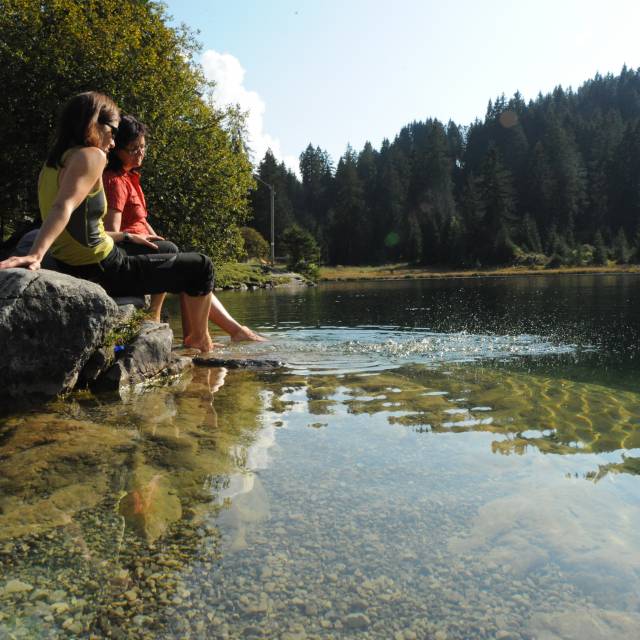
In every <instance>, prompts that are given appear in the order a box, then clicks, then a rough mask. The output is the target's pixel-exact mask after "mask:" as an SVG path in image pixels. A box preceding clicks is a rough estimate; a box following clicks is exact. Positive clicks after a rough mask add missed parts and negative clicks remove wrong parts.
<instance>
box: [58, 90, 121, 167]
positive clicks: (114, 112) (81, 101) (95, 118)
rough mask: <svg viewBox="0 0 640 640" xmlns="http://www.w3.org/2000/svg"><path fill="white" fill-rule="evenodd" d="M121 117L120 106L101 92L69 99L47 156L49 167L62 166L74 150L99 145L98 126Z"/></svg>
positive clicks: (61, 113)
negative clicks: (68, 154)
mask: <svg viewBox="0 0 640 640" xmlns="http://www.w3.org/2000/svg"><path fill="white" fill-rule="evenodd" d="M119 118H120V110H119V109H118V106H117V105H116V103H115V102H114V101H113V100H112V99H111V98H109V97H108V96H105V95H104V94H103V93H98V92H97V91H86V92H85V93H79V94H78V95H77V96H73V97H72V98H69V100H67V102H66V103H65V104H64V106H63V107H62V110H61V112H60V117H59V119H58V129H57V131H56V138H55V142H54V143H53V147H52V148H51V150H50V151H49V155H48V157H47V166H49V167H59V166H61V165H62V154H63V153H64V152H65V151H66V150H67V149H70V148H71V147H88V146H95V145H97V144H98V142H99V140H100V134H99V132H98V128H97V124H98V123H99V122H100V123H103V124H105V123H107V122H113V121H114V120H118V119H119Z"/></svg>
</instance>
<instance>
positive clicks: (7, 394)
mask: <svg viewBox="0 0 640 640" xmlns="http://www.w3.org/2000/svg"><path fill="white" fill-rule="evenodd" d="M117 318H118V305H117V304H116V303H115V302H114V301H113V300H112V299H111V298H110V297H109V296H108V295H107V294H106V292H105V291H104V289H103V288H102V287H100V286H99V285H97V284H94V283H92V282H88V281H87V280H80V279H78V278H73V277H71V276H68V275H65V274H62V273H57V272H55V271H47V270H45V269H41V270H39V271H29V270H26V269H6V270H3V271H0V357H1V358H2V366H1V367H0V406H2V405H4V406H5V407H6V406H8V405H9V403H12V402H15V401H16V400H25V399H34V398H50V397H53V396H56V395H58V394H59V393H63V392H65V391H68V390H70V389H72V388H73V386H74V385H75V383H76V381H77V379H78V375H79V373H80V371H81V370H82V368H83V367H84V365H85V363H86V362H87V361H88V359H89V358H90V356H91V354H93V352H94V351H95V350H96V349H97V348H98V347H100V346H101V345H102V344H103V343H104V340H105V337H106V335H107V333H108V332H109V331H110V329H111V328H112V327H113V326H114V324H115V322H116V321H117Z"/></svg>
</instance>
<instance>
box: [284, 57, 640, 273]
mask: <svg viewBox="0 0 640 640" xmlns="http://www.w3.org/2000/svg"><path fill="white" fill-rule="evenodd" d="M300 172H301V176H302V181H301V183H298V185H299V186H298V185H296V184H295V183H291V184H290V187H289V189H290V191H289V194H293V193H295V192H296V189H298V188H299V187H301V189H302V194H303V197H302V199H301V201H300V200H296V199H295V198H294V197H291V195H290V196H289V201H290V202H291V203H292V204H293V211H291V210H288V212H287V220H290V219H291V216H293V217H294V218H295V219H296V220H297V221H298V223H299V224H301V225H303V226H304V227H306V228H307V229H309V230H310V231H311V232H312V233H313V234H314V236H315V237H316V239H317V240H318V242H319V243H320V245H321V247H322V254H323V257H324V258H325V260H327V261H328V262H332V263H338V262H344V263H350V264H357V263H360V264H363V263H383V262H392V261H398V260H406V261H410V262H416V263H422V264H447V265H450V266H465V265H472V266H475V265H478V264H480V265H481V264H499V263H511V262H525V263H528V264H541V263H544V262H545V260H547V261H548V260H549V259H551V258H553V263H554V264H562V263H575V264H585V263H588V262H589V261H591V262H600V263H603V262H606V261H607V260H608V259H610V258H612V259H614V260H616V261H619V262H624V261H627V260H637V261H640V70H636V71H634V70H630V69H627V68H626V67H624V68H623V69H622V71H621V73H620V74H619V75H618V76H613V75H607V76H600V75H596V76H595V77H594V78H593V79H592V80H589V81H588V82H586V83H585V84H583V85H582V86H581V87H580V88H579V89H578V90H577V91H573V90H572V89H568V90H565V89H563V88H562V87H557V88H556V89H554V91H552V92H551V93H549V94H548V95H539V96H538V97H537V98H536V99H535V100H532V101H530V102H529V103H525V101H524V99H523V98H522V96H521V95H520V94H519V93H516V94H515V95H514V96H513V97H512V98H509V99H507V98H506V97H505V96H504V95H501V96H498V97H497V98H496V99H495V100H492V101H490V102H489V105H488V107H487V112H486V115H485V117H484V120H482V121H480V120H476V121H475V122H473V123H472V124H470V125H469V126H467V127H463V126H459V125H457V124H456V123H455V122H451V121H450V122H449V123H447V125H446V126H445V125H443V124H442V123H441V122H439V121H438V120H433V119H427V120H425V121H423V122H413V123H411V124H409V125H407V126H406V127H403V128H402V129H401V131H400V132H399V133H398V135H397V136H396V137H395V138H394V139H393V140H391V141H389V140H385V141H383V143H382V145H381V147H380V149H379V150H376V149H374V148H373V147H372V146H371V145H370V144H369V143H367V144H365V146H364V148H363V149H362V151H360V152H356V151H354V150H353V149H351V148H350V147H349V148H348V149H347V152H346V153H345V154H344V155H343V156H342V157H341V158H340V159H339V161H338V164H337V170H336V171H335V173H334V171H333V163H332V162H331V159H330V158H329V156H328V155H327V154H326V152H324V151H322V149H320V147H314V146H313V145H309V146H308V147H307V149H306V150H305V151H304V152H303V153H302V154H301V156H300ZM279 197H280V196H279ZM282 197H284V196H282ZM277 206H278V205H277V203H276V209H277ZM276 216H277V211H276ZM362 240H364V243H362V242H361V241H362ZM542 252H544V253H546V256H547V258H546V259H545V256H544V255H543V253H542Z"/></svg>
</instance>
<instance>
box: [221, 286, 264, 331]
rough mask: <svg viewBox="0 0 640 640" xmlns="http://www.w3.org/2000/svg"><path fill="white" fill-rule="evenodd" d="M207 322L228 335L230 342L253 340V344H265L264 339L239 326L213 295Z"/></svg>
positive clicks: (247, 328)
mask: <svg viewBox="0 0 640 640" xmlns="http://www.w3.org/2000/svg"><path fill="white" fill-rule="evenodd" d="M209 320H211V322H213V323H214V324H217V325H218V326H219V327H220V328H221V329H222V330H223V331H224V332H225V333H228V334H229V336H230V337H231V340H233V341H234V342H239V341H240V340H253V341H254V342H265V341H266V338H263V337H262V336H259V335H258V334H257V333H255V332H254V331H252V330H251V329H249V327H245V326H244V325H241V324H240V323H239V322H238V321H237V320H236V319H235V318H233V316H232V315H231V314H230V313H229V312H228V311H227V310H226V309H225V307H224V305H223V304H222V302H220V300H218V298H216V296H215V294H213V295H212V297H211V309H210V310H209Z"/></svg>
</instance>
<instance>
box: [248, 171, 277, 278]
mask: <svg viewBox="0 0 640 640" xmlns="http://www.w3.org/2000/svg"><path fill="white" fill-rule="evenodd" d="M253 177H254V178H255V179H256V180H257V181H258V182H260V183H262V184H263V185H264V186H265V187H267V188H268V189H269V194H270V196H271V198H270V199H271V266H272V267H273V266H274V265H275V264H276V240H275V238H276V234H275V200H276V191H275V189H274V188H273V185H271V184H269V183H268V182H265V181H264V180H263V179H262V178H261V177H260V176H258V175H256V174H255V173H254V174H253Z"/></svg>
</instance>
